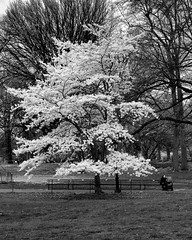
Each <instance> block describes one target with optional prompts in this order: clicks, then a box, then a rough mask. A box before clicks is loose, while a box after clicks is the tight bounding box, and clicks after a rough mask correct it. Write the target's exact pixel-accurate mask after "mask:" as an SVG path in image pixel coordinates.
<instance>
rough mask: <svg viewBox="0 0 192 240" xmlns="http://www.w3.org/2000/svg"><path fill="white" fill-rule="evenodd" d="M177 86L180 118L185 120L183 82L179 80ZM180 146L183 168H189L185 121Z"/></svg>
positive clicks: (182, 126) (181, 130) (181, 131)
mask: <svg viewBox="0 0 192 240" xmlns="http://www.w3.org/2000/svg"><path fill="white" fill-rule="evenodd" d="M178 85H179V86H178V87H177V94H178V101H179V109H178V119H179V120H181V121H182V120H183V118H184V109H183V92H182V90H181V82H180V81H179V83H178ZM180 146H181V169H182V170H187V169H188V166H187V147H186V142H185V125H184V124H183V123H181V124H180Z"/></svg>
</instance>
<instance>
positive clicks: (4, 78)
mask: <svg viewBox="0 0 192 240" xmlns="http://www.w3.org/2000/svg"><path fill="white" fill-rule="evenodd" d="M106 16H107V1H105V0H102V1H101V0H78V1H76V0H72V1H67V0H60V1H56V0H30V1H22V0H16V1H14V2H12V3H11V4H10V5H9V8H8V10H7V12H6V14H5V16H4V17H3V19H2V22H1V25H0V29H1V33H2V34H1V37H0V43H2V44H1V45H2V52H1V56H0V65H1V69H0V71H1V73H2V74H1V78H0V80H1V84H3V85H4V86H9V87H10V86H12V87H15V88H27V87H28V85H31V84H32V85H33V84H36V79H37V78H38V79H39V78H43V77H44V73H45V72H46V69H45V68H44V65H43V63H48V62H50V61H51V60H52V58H53V56H55V55H57V48H56V46H55V42H54V40H53V38H57V39H60V40H63V41H66V40H70V41H71V42H78V43H80V42H88V41H89V40H91V41H94V40H95V36H93V35H92V34H90V32H88V31H86V30H85V29H84V25H87V24H99V25H102V24H103V23H104V21H105V18H106ZM2 107H3V108H5V107H6V106H2ZM10 108H11V105H10ZM20 116H21V112H18V116H16V115H15V117H16V118H18V119H19V118H20ZM18 122H19V121H17V123H18ZM23 127H24V128H23ZM22 128H23V129H22ZM20 129H21V132H22V134H24V133H26V131H25V126H23V124H21V125H20ZM26 136H27V133H26ZM26 136H25V137H26ZM9 139H11V136H10V137H9ZM7 149H8V150H7V152H10V150H11V148H10V147H9V146H8V145H7ZM10 156H11V155H9V156H8V157H7V158H10Z"/></svg>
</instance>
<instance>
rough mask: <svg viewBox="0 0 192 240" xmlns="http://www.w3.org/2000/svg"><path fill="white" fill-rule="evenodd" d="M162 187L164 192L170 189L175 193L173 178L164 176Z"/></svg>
mask: <svg viewBox="0 0 192 240" xmlns="http://www.w3.org/2000/svg"><path fill="white" fill-rule="evenodd" d="M160 185H161V186H162V190H164V191H168V190H169V189H170V190H172V191H173V181H172V178H171V177H166V176H165V175H163V176H162V177H161V180H160Z"/></svg>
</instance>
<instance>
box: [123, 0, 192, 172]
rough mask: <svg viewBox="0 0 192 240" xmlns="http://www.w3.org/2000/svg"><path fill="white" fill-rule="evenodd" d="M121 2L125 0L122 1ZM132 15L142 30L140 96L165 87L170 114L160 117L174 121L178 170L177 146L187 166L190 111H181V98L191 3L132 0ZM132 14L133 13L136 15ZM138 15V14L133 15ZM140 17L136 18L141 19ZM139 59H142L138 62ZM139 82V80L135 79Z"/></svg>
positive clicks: (190, 50) (186, 89) (187, 68)
mask: <svg viewBox="0 0 192 240" xmlns="http://www.w3.org/2000/svg"><path fill="white" fill-rule="evenodd" d="M122 2H123V3H125V2H127V1H122ZM131 3H132V10H133V13H134V14H136V15H137V14H139V16H140V17H141V19H142V21H140V22H138V25H137V26H134V27H138V29H139V31H141V32H143V33H145V35H144V37H143V39H142V41H141V42H140V43H139V46H140V55H139V56H140V63H139V64H138V66H137V67H138V68H137V70H138V69H139V71H140V73H142V75H141V74H140V75H139V74H138V73H139V72H138V71H137V76H138V77H139V76H140V77H141V79H142V80H143V82H142V86H143V88H141V87H140V90H142V92H140V93H139V94H140V96H141V95H142V96H143V94H148V93H149V92H150V91H151V90H152V89H160V90H162V89H163V88H164V87H166V88H169V90H170V94H171V102H170V105H169V106H167V107H166V108H164V109H163V108H162V109H161V112H163V111H164V110H165V109H172V113H173V114H172V116H170V115H169V116H167V117H166V118H165V117H164V116H163V117H162V120H169V121H171V122H173V123H174V141H173V143H174V146H173V160H174V168H175V169H176V170H178V162H179V153H178V152H179V148H181V158H182V169H183V170H185V169H187V152H186V142H185V124H186V123H187V124H192V122H191V121H188V117H189V116H190V111H189V110H187V112H185V109H184V101H185V100H186V99H190V98H191V97H192V94H191V93H192V91H191V85H192V81H191V79H190V74H191V66H192V41H191V40H192V16H191V9H192V2H191V1H187V0H166V1H165V0H159V1H155V0H132V1H131ZM136 15H135V16H136ZM137 16H138V15H137ZM141 19H140V20H141ZM142 61H145V62H143V63H141V62H142ZM139 82H140V84H141V81H139Z"/></svg>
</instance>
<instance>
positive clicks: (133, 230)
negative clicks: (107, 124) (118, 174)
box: [0, 164, 192, 240]
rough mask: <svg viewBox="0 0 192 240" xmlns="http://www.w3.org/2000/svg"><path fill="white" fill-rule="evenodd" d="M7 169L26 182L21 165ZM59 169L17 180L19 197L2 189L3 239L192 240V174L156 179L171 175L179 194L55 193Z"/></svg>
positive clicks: (45, 167) (0, 219)
mask: <svg viewBox="0 0 192 240" xmlns="http://www.w3.org/2000/svg"><path fill="white" fill-rule="evenodd" d="M3 168H4V169H6V171H10V172H12V173H13V178H14V180H15V179H16V180H18V179H19V180H25V178H23V174H24V172H18V166H17V165H5V166H3ZM54 169H55V164H46V165H42V166H41V167H40V168H39V169H37V170H35V172H34V175H35V178H32V179H33V180H32V181H29V182H28V183H26V182H23V181H16V182H15V183H14V185H15V190H14V192H11V189H8V191H7V192H6V191H5V192H4V190H6V188H7V185H6V184H1V186H0V206H1V208H0V233H1V235H0V239H2V240H4V239H6V240H22V239H23V240H24V239H25V240H27V239H29V240H47V239H51V240H59V239H62V240H93V239H94V240H118V239H119V240H150V239H156V240H158V239H159V240H161V239H163V240H167V239H171V240H187V239H192V227H191V222H192V201H191V199H192V172H191V171H188V172H179V173H178V172H172V171H170V170H160V171H159V172H157V173H155V174H154V175H153V176H150V177H151V178H154V179H159V178H160V176H161V175H162V174H164V173H165V174H168V175H171V176H172V177H173V179H174V182H175V191H173V192H163V191H161V190H146V191H138V190H137V191H133V192H132V193H131V192H130V191H123V192H122V193H121V194H114V193H109V192H108V193H104V194H101V195H98V196H97V195H95V194H94V193H86V191H78V192H73V191H71V192H69V191H64V192H54V193H53V194H51V193H50V192H48V191H47V190H46V184H45V182H46V179H47V178H50V177H52V176H53V174H54ZM2 172H3V171H2ZM72 177H77V176H72ZM78 177H82V178H90V177H92V176H91V175H89V174H87V175H82V176H81V175H78ZM4 188H5V189H4ZM31 189H32V192H31V191H30V190H31ZM39 190H40V191H39Z"/></svg>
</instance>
